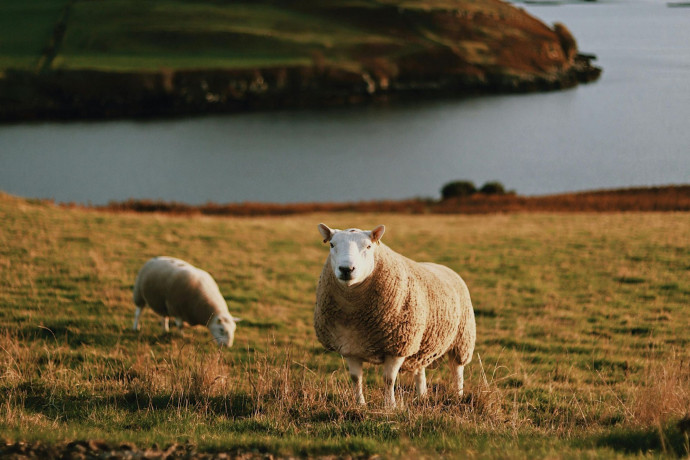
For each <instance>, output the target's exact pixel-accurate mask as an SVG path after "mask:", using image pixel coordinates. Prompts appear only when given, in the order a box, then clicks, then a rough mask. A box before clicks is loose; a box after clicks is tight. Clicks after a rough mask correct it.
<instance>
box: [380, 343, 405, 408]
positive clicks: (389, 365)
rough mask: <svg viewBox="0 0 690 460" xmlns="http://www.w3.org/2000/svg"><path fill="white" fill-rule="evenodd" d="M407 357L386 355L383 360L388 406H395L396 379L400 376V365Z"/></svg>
mask: <svg viewBox="0 0 690 460" xmlns="http://www.w3.org/2000/svg"><path fill="white" fill-rule="evenodd" d="M403 361H405V358H403V357H401V356H386V359H385V360H384V362H383V383H384V384H385V385H386V395H385V398H386V399H385V401H386V407H388V408H394V407H395V380H396V379H397V378H398V372H399V371H400V366H402V363H403Z"/></svg>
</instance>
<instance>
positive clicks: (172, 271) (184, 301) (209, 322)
mask: <svg viewBox="0 0 690 460" xmlns="http://www.w3.org/2000/svg"><path fill="white" fill-rule="evenodd" d="M134 304H135V305H136V309H135V310H134V325H133V329H134V330H135V331H138V330H139V328H140V325H139V316H140V315H141V311H142V309H143V308H144V307H145V306H146V305H148V306H149V307H150V308H151V310H153V311H154V312H156V313H158V314H159V315H161V316H162V317H163V320H162V323H163V329H164V330H165V332H168V331H169V326H168V320H169V318H170V317H173V318H174V319H175V323H176V324H177V326H178V327H182V324H183V322H185V321H186V322H187V323H189V324H190V325H192V326H194V325H199V324H201V325H204V326H206V327H208V329H209V330H210V331H211V334H212V335H213V337H214V338H215V340H216V342H217V343H218V345H220V346H228V347H231V346H232V343H233V340H234V337H235V328H236V327H237V326H236V325H235V323H236V322H237V321H240V319H239V318H233V317H232V316H231V315H230V313H229V312H228V305H227V303H226V302H225V299H224V298H223V295H222V294H221V293H220V289H218V285H217V284H216V282H215V280H214V279H213V277H212V276H211V275H210V274H208V273H207V272H205V271H204V270H201V269H200V268H197V267H195V266H193V265H191V264H189V263H187V262H185V261H184V260H180V259H176V258H174V257H154V258H152V259H149V260H148V261H147V262H146V263H145V264H144V266H143V267H141V269H140V270H139V274H138V275H137V279H136V281H135V282H134Z"/></svg>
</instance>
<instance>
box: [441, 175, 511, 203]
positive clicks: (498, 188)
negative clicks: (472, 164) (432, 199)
mask: <svg viewBox="0 0 690 460" xmlns="http://www.w3.org/2000/svg"><path fill="white" fill-rule="evenodd" d="M476 193H481V194H482V195H507V194H510V195H514V194H515V191H514V190H509V191H506V189H505V187H504V186H503V184H501V183H500V182H498V181H489V182H487V183H485V184H484V185H482V186H481V188H479V189H478V188H477V187H476V186H475V185H474V182H472V181H468V180H457V181H453V182H449V183H447V184H446V185H444V186H443V188H442V189H441V198H442V199H444V200H447V199H449V198H461V197H467V196H472V195H474V194H476Z"/></svg>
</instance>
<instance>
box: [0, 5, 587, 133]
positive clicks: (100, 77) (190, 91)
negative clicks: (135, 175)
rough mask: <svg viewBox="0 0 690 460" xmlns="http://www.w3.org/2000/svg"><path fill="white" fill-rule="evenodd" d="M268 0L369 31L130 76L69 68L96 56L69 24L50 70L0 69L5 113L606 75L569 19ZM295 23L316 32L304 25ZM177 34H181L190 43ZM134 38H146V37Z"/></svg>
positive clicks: (52, 113)
mask: <svg viewBox="0 0 690 460" xmlns="http://www.w3.org/2000/svg"><path fill="white" fill-rule="evenodd" d="M259 3H260V2H259ZM264 3H265V5H263V6H264V7H265V8H266V7H268V6H267V5H270V7H271V8H273V9H280V10H286V9H290V10H292V11H291V14H294V13H295V12H298V13H300V14H303V15H304V14H309V15H310V18H311V19H312V20H313V22H314V23H315V24H317V23H318V24H320V26H319V27H320V28H321V30H319V33H320V34H321V35H320V36H323V30H322V29H323V24H324V22H325V23H328V21H337V23H338V24H339V26H341V25H343V24H345V25H347V26H348V27H351V28H353V29H355V30H357V31H359V32H358V33H359V34H360V36H362V37H363V38H362V39H361V40H360V41H359V42H357V43H348V44H344V45H343V44H339V43H338V37H337V36H334V37H332V40H331V41H329V38H328V37H326V38H321V39H320V40H321V41H319V39H313V38H310V40H311V41H308V40H307V41H305V40H303V39H302V41H300V39H299V38H298V39H295V38H294V34H292V35H288V34H284V35H283V36H280V34H277V37H269V38H270V39H269V38H267V35H266V31H265V30H263V31H257V32H256V33H255V34H253V33H252V32H251V31H247V30H242V31H241V32H237V33H233V40H232V41H228V46H230V47H232V46H235V47H239V48H241V47H242V46H243V43H249V44H250V46H246V47H245V49H240V50H239V51H241V52H246V53H247V54H249V53H257V54H258V55H260V54H261V53H266V50H265V49H264V50H262V49H259V48H257V43H258V38H257V36H258V35H261V37H259V38H260V39H261V42H260V44H262V45H263V46H265V47H267V48H268V49H269V50H270V48H271V47H277V46H279V45H280V46H282V47H283V48H285V46H286V43H285V42H286V41H290V40H293V42H291V43H289V45H290V46H293V45H295V43H298V42H299V45H300V46H299V47H296V46H293V48H294V50H295V53H296V57H299V58H300V59H295V60H294V62H298V61H299V62H300V63H299V64H285V65H280V64H277V65H276V64H273V65H265V66H259V67H247V66H246V65H237V66H233V65H229V66H228V67H222V68H218V67H213V68H185V67H167V66H160V67H159V68H158V69H150V68H148V69H134V70H131V69H128V70H124V71H123V70H112V69H108V68H107V66H103V65H101V66H100V67H99V66H94V67H83V66H69V65H67V64H65V63H69V62H70V60H69V54H70V53H81V54H84V53H87V52H90V51H89V50H88V49H87V50H84V49H77V50H75V49H74V46H72V47H71V48H70V46H69V40H70V30H72V29H74V28H75V27H78V26H80V25H81V23H79V22H78V18H76V19H70V21H73V23H70V22H68V23H67V24H63V25H61V27H60V28H59V30H60V34H61V35H60V36H59V37H58V39H57V40H54V41H62V40H63V38H64V41H65V42H66V45H63V46H62V47H60V44H59V43H58V45H55V46H52V47H51V49H50V52H51V53H52V55H51V56H50V63H49V65H45V63H44V65H42V66H41V68H40V69H39V70H27V69H11V68H10V69H5V70H4V71H3V72H2V73H0V120H4V121H18V120H28V119H50V118H52V119H73V118H109V117H154V116H169V115H185V114H200V113H221V112H235V111H243V110H251V109H265V108H289V107H319V106H331V105H344V104H361V103H366V102H371V101H378V100H382V99H392V98H405V97H434V96H447V95H464V94H473V93H496V92H525V91H545V90H554V89H562V88H568V87H572V86H575V85H577V84H578V83H582V82H589V81H593V80H596V79H597V78H598V77H599V75H600V73H601V69H600V68H598V67H596V66H593V65H592V63H591V60H592V59H593V57H592V56H588V55H583V54H581V53H580V52H579V51H578V48H577V44H576V40H575V38H574V37H573V36H572V35H571V33H570V32H569V31H568V29H567V28H566V27H565V26H564V25H562V24H556V25H554V26H553V27H549V26H547V25H545V24H543V23H542V22H540V21H539V20H537V19H535V18H534V17H532V16H530V15H529V14H527V13H526V12H525V11H523V10H522V9H519V8H516V7H514V6H512V5H510V4H508V3H504V2H501V1H499V0H482V2H476V1H475V0H457V1H447V0H436V1H433V0H432V1H424V2H422V1H408V2H392V1H388V2H386V1H379V2H373V1H372V2H366V1H363V2H340V1H333V2H317V1H309V0H304V1H296V2H285V3H290V5H287V6H286V5H280V6H278V5H276V4H273V3H272V2H268V1H266V2H264ZM322 3H326V4H325V5H324V4H322ZM255 4H256V3H255ZM282 13H284V12H283V11H281V14H282ZM73 16H75V15H72V16H70V17H73ZM281 25H282V26H283V27H284V24H282V23H281ZM299 27H300V28H301V29H300V31H301V33H302V34H303V36H310V35H309V33H310V31H309V30H305V29H304V28H305V27H307V26H305V24H304V23H301V24H299ZM367 31H370V33H371V36H372V37H373V38H372V40H371V41H370V42H367V40H366V37H367V36H368V35H367ZM180 34H181V35H180V36H179V37H176V39H177V40H176V41H177V42H180V41H182V42H184V40H185V36H184V31H182V32H180ZM257 34H258V35H257ZM313 35H314V36H316V35H317V34H316V33H314V34H313ZM135 36H140V37H142V40H145V39H146V38H147V35H146V34H145V33H143V32H141V33H139V34H138V35H137V34H135ZM286 37H287V38H286ZM310 37H311V36H310ZM173 41H175V40H173ZM85 43H88V41H85ZM333 43H335V45H334V44H333ZM291 49H292V48H291ZM239 51H237V52H239ZM203 52H204V50H203V49H199V53H203ZM305 56H306V58H305ZM248 57H251V56H248ZM103 61H104V59H101V60H100V62H103ZM305 61H306V63H305ZM105 62H107V57H106V59H105Z"/></svg>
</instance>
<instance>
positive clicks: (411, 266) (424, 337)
mask: <svg viewBox="0 0 690 460" xmlns="http://www.w3.org/2000/svg"><path fill="white" fill-rule="evenodd" d="M318 228H319V232H320V233H321V236H323V242H324V243H330V247H331V248H330V253H329V255H328V258H327V259H326V263H325V264H324V266H323V269H322V271H321V276H320V278H319V282H318V286H317V289H316V307H315V309H314V328H315V330H316V335H317V338H318V340H319V341H320V342H321V344H322V345H323V346H324V347H325V348H327V349H328V350H330V351H336V352H338V353H340V354H341V355H342V356H343V357H344V358H345V361H346V362H347V365H348V368H349V372H350V377H351V379H352V382H353V385H354V393H355V399H356V401H357V402H358V403H359V404H366V402H365V399H364V394H363V390H362V363H363V362H369V363H373V364H383V379H384V384H385V404H386V406H387V407H395V405H396V401H395V393H394V386H395V380H396V378H397V375H398V372H399V371H412V373H413V374H414V379H415V387H416V394H417V395H418V396H419V397H420V398H421V397H424V396H425V395H426V393H427V388H426V374H425V368H426V367H427V366H428V365H429V364H431V363H432V362H434V361H436V360H437V359H439V358H441V357H442V356H444V355H447V356H448V359H449V364H450V368H451V371H452V375H453V380H454V384H455V385H454V390H455V391H456V392H457V394H458V395H459V396H462V395H463V385H464V377H463V373H464V367H465V366H466V365H467V364H468V363H469V362H470V361H471V360H472V354H473V352H474V344H475V340H476V325H475V319H474V310H473V309H472V303H471V301H470V294H469V290H468V289H467V285H466V284H465V282H464V281H463V280H462V278H460V276H459V275H458V274H457V273H455V272H454V271H452V270H451V269H449V268H447V267H444V266H442V265H437V264H434V263H419V262H415V261H413V260H411V259H408V258H406V257H404V256H402V255H400V254H398V253H396V252H395V251H393V250H392V249H390V248H389V247H388V246H386V245H385V244H384V243H382V242H381V237H382V236H383V233H384V232H385V227H384V226H383V225H380V226H378V227H376V228H375V229H373V230H371V231H363V230H360V229H357V228H350V229H347V230H338V229H331V228H329V227H328V226H326V225H325V224H319V225H318Z"/></svg>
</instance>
